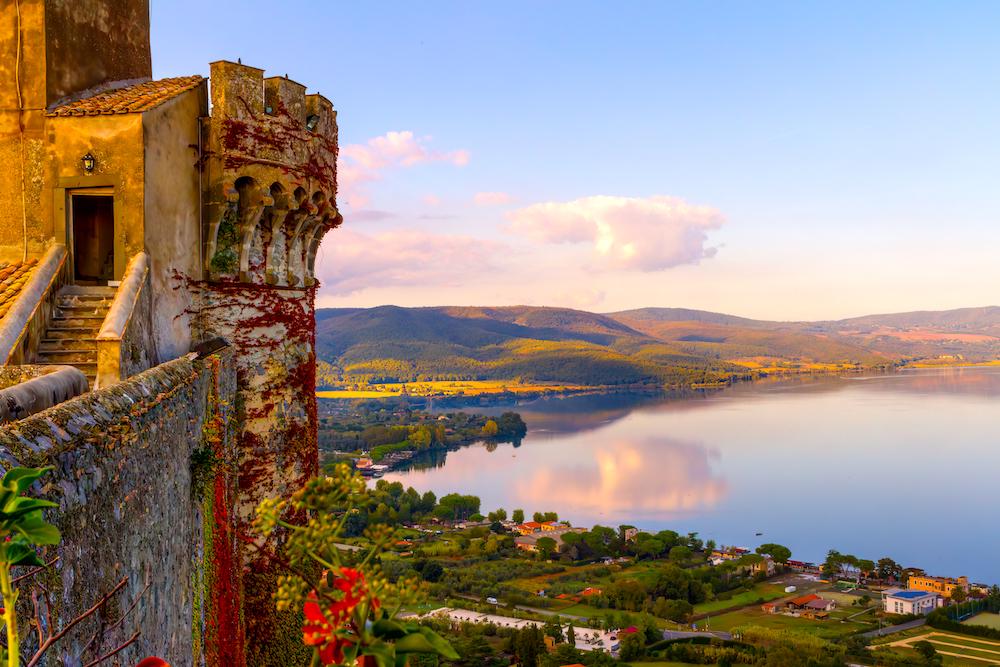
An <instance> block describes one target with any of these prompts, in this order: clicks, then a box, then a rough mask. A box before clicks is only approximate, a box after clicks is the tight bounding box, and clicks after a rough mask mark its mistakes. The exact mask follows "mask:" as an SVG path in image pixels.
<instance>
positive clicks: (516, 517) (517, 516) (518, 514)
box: [510, 509, 524, 523]
mask: <svg viewBox="0 0 1000 667" xmlns="http://www.w3.org/2000/svg"><path fill="white" fill-rule="evenodd" d="M510 520H511V521H513V522H514V523H524V510H521V509H517V510H514V511H513V512H512V513H511V515H510Z"/></svg>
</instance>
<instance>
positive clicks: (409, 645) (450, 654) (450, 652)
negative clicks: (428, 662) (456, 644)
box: [396, 627, 459, 660]
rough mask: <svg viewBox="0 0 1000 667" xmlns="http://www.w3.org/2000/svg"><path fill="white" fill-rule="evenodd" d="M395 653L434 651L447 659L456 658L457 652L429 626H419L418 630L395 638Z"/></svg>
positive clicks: (457, 657)
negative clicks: (400, 637)
mask: <svg viewBox="0 0 1000 667" xmlns="http://www.w3.org/2000/svg"><path fill="white" fill-rule="evenodd" d="M396 653H397V654H399V653H436V654H437V655H440V656H442V657H444V658H447V659H448V660H458V659H459V656H458V653H456V652H455V649H453V648H452V647H451V644H449V643H448V642H447V641H445V640H444V639H442V638H441V637H440V636H439V635H438V634H437V633H436V632H434V631H433V630H431V629H430V628H423V627H422V628H420V631H419V632H414V633H413V634H411V635H406V636H405V637H403V638H402V639H398V640H396Z"/></svg>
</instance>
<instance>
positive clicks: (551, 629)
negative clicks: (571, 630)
mask: <svg viewBox="0 0 1000 667" xmlns="http://www.w3.org/2000/svg"><path fill="white" fill-rule="evenodd" d="M542 631H543V632H544V633H545V636H546V637H552V639H554V640H555V642H556V643H557V644H561V643H563V642H564V641H565V640H566V635H564V634H563V629H562V623H561V622H560V621H559V617H558V616H549V618H548V620H546V621H545V625H544V626H543V627H542Z"/></svg>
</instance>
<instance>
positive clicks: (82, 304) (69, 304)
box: [55, 297, 111, 310]
mask: <svg viewBox="0 0 1000 667" xmlns="http://www.w3.org/2000/svg"><path fill="white" fill-rule="evenodd" d="M55 306H56V308H69V309H78V308H87V309H90V310H97V309H103V310H110V309H111V300H110V299H78V298H76V297H71V298H68V299H67V298H60V299H56V304H55Z"/></svg>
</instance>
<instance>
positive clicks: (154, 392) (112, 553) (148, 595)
mask: <svg viewBox="0 0 1000 667" xmlns="http://www.w3.org/2000/svg"><path fill="white" fill-rule="evenodd" d="M235 381H236V373H235V367H234V364H233V362H232V353H231V350H228V349H223V350H222V351H220V352H219V353H217V354H215V355H212V356H209V357H206V358H205V359H203V360H192V359H189V358H187V357H184V358H181V359H178V360H175V361H172V362H169V363H166V364H162V365H160V366H157V367H155V368H153V369H150V370H148V371H146V372H144V373H141V374H139V375H137V376H135V377H133V378H130V379H129V380H127V381H125V382H122V383H120V384H118V385H115V386H113V387H111V388H109V389H106V390H101V391H96V392H91V393H89V394H86V395H84V396H81V397H78V398H75V399H73V400H70V401H68V402H66V403H63V404H61V405H58V406H56V407H54V408H51V409H49V410H46V411H45V412H42V413H39V414H37V415H34V416H32V417H29V418H27V419H24V420H22V421H20V422H16V423H15V424H12V425H7V426H4V427H2V428H0V461H2V465H3V466H4V467H7V466H8V465H11V464H14V463H15V462H16V463H20V464H25V465H53V466H55V468H56V469H55V471H54V472H53V473H51V474H50V475H49V476H48V477H46V478H45V479H44V480H43V482H44V486H43V487H42V488H41V489H38V490H39V491H40V493H41V494H42V495H44V496H45V497H47V498H49V499H51V500H54V501H56V502H58V503H59V507H58V508H57V509H54V510H51V512H50V516H49V519H50V520H51V521H53V522H54V523H56V524H57V525H58V526H59V528H60V530H62V532H63V543H62V545H61V546H59V547H58V548H57V552H58V555H59V556H60V560H59V562H58V564H57V565H56V566H54V568H53V569H52V572H51V573H50V574H49V575H48V577H49V579H50V580H49V581H48V583H49V585H50V586H53V587H54V589H55V592H56V595H55V598H56V602H57V603H58V610H57V611H58V613H57V619H58V620H57V622H58V623H60V624H62V623H65V622H66V621H67V620H68V619H71V618H73V617H74V616H75V615H77V614H78V613H80V612H81V611H83V610H84V609H86V608H87V607H88V606H90V605H91V604H93V603H94V601H95V600H97V599H98V598H99V597H100V596H101V595H102V594H104V593H106V592H107V591H109V590H110V589H111V588H113V586H114V585H115V583H116V582H117V581H118V580H119V579H120V578H121V577H123V576H127V577H128V584H127V585H126V587H125V589H124V591H123V593H122V594H121V595H120V596H119V597H118V599H117V600H116V607H115V608H117V609H119V610H120V609H124V608H125V607H127V605H128V604H129V603H130V602H131V600H133V599H135V598H136V596H138V595H139V594H140V593H142V596H141V598H140V600H139V602H138V603H137V605H136V607H135V609H134V611H133V612H132V614H131V615H130V616H129V620H127V621H126V622H125V623H124V624H123V625H122V627H121V629H120V632H118V634H117V636H116V637H114V638H112V639H113V640H118V641H120V640H122V639H124V638H125V637H127V636H128V635H129V634H131V632H132V631H133V630H134V629H137V628H138V629H141V631H142V635H141V637H140V638H139V640H138V642H137V643H136V644H134V645H133V646H131V647H129V648H128V649H126V650H125V651H124V652H123V653H122V663H123V664H130V665H131V664H136V663H137V662H138V661H139V660H140V659H141V658H143V657H145V656H148V655H159V656H161V657H163V658H164V659H166V660H168V661H169V662H171V663H172V664H175V665H191V664H198V663H200V662H201V658H202V656H201V655H193V651H197V652H202V651H204V650H205V647H206V637H209V638H211V641H210V643H211V645H212V646H213V647H215V646H222V647H232V646H233V645H235V646H236V649H235V650H236V651H237V652H238V651H242V648H241V646H242V643H241V641H240V640H239V621H238V617H234V616H233V615H232V614H230V615H229V616H227V617H226V622H225V623H221V622H220V620H219V618H220V608H221V607H225V605H230V606H231V605H234V604H235V605H238V604H239V602H238V601H239V597H238V585H239V572H238V571H234V570H233V567H232V565H233V563H234V562H235V561H236V555H235V553H236V552H235V542H234V539H233V538H232V536H231V533H230V532H229V531H228V530H227V529H226V528H225V524H226V522H227V519H226V513H227V512H228V507H229V505H230V504H231V502H232V496H233V493H234V490H233V488H232V480H231V478H230V477H229V475H228V470H229V468H228V467H227V465H226V460H227V459H226V457H227V456H229V455H230V454H231V452H232V437H233V432H234V427H235V423H234V421H233V408H232V406H233V405H234V399H235V396H234V394H235ZM205 452H211V453H212V454H213V455H212V456H207V457H206V456H204V453H205ZM206 509H207V515H206ZM220 516H221V517H222V518H221V523H222V528H221V532H220V528H219V525H218V524H217V521H216V519H217V518H218V517H220ZM223 567H228V569H222V568H223ZM147 586H148V588H147ZM144 590H145V592H144V593H143V591H144ZM223 598H225V599H223ZM237 608H238V607H237ZM221 611H222V612H225V609H221ZM87 625H88V624H86V623H84V624H81V626H79V628H78V629H74V630H73V631H71V633H70V634H69V635H67V637H66V639H65V640H63V641H61V642H60V643H59V644H58V645H57V646H58V647H59V648H58V651H57V655H58V658H59V663H60V664H63V660H65V661H66V663H65V664H78V663H77V662H75V658H74V657H73V656H75V655H77V654H78V653H79V652H80V650H81V648H82V647H83V645H84V644H85V643H86V642H87V640H88V639H89V636H90V634H92V633H93V632H94V627H93V626H92V625H90V626H89V627H84V626H87ZM233 633H235V638H234V636H233ZM193 647H194V648H193ZM213 650H214V649H213ZM229 655H233V653H232V652H230V654H229ZM217 657H218V655H217V654H216V653H214V652H213V653H212V655H211V656H206V659H208V662H209V664H213V665H224V664H239V663H238V662H227V661H226V660H224V659H222V658H221V657H218V659H216V658H217ZM55 658H56V656H55V655H53V656H52V657H51V658H50V660H49V661H50V662H52V663H54V662H56V659H55Z"/></svg>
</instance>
